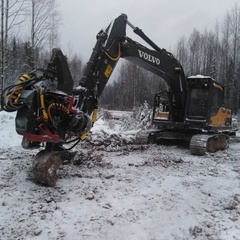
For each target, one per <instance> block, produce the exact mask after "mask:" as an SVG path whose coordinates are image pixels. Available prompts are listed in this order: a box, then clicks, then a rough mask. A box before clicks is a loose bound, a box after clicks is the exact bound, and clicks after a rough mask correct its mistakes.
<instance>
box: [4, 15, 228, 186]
mask: <svg viewBox="0 0 240 240" xmlns="http://www.w3.org/2000/svg"><path fill="white" fill-rule="evenodd" d="M127 26H129V27H130V28H132V29H133V32H134V33H135V34H137V35H138V36H139V37H141V38H142V39H143V40H144V41H145V42H146V43H147V44H148V45H149V46H148V47H146V46H143V45H142V44H140V43H138V42H137V41H134V40H133V39H131V38H129V37H128V36H126V27H127ZM96 38H97V41H96V44H95V46H94V48H93V50H92V54H91V56H90V59H89V61H88V63H87V65H86V68H85V70H84V73H83V76H82V77H81V79H80V81H79V84H78V86H77V87H73V79H72V76H71V73H70V70H69V67H68V63H67V59H66V57H65V56H64V55H63V53H62V51H61V49H58V48H55V49H53V51H52V56H51V59H50V61H49V63H48V65H47V67H46V68H45V69H35V70H33V71H31V72H30V73H28V74H24V75H23V76H22V77H20V79H19V80H18V83H17V84H13V85H11V86H8V87H7V88H6V89H4V90H3V93H2V101H1V105H2V109H3V110H5V111H8V112H12V111H17V114H16V119H15V123H16V131H17V133H18V134H20V135H22V136H23V140H22V147H23V148H25V149H32V148H43V150H41V151H40V152H39V153H38V154H37V155H36V156H35V158H34V159H33V174H34V179H35V181H37V182H40V183H42V184H45V185H49V186H54V185H55V183H56V180H57V170H58V168H59V166H60V165H61V163H62V160H64V159H68V158H69V159H70V158H71V157H72V155H73V153H71V151H70V150H71V149H72V148H73V147H74V146H75V145H76V144H77V143H79V141H82V140H83V139H84V138H85V137H86V135H87V134H88V133H89V131H90V130H91V128H92V126H93V124H94V122H95V121H96V116H97V110H98V100H99V97H100V96H101V94H102V92H103V90H104V88H105V86H106V84H107V82H108V80H109V78H110V76H111V74H112V73H113V71H114V68H115V67H116V65H117V63H118V61H119V59H120V58H123V59H126V60H128V61H131V62H133V63H135V64H137V65H138V66H140V67H142V68H144V69H146V70H148V71H150V72H152V73H154V74H156V75H158V76H159V77H161V78H162V79H163V80H164V81H165V82H166V86H167V87H166V90H164V91H161V92H158V93H156V94H155V96H154V107H153V117H152V123H153V125H154V126H156V129H155V130H154V131H152V132H151V131H150V132H148V134H147V136H146V138H147V142H150V143H158V142H161V141H162V140H170V141H171V140H176V139H183V140H187V141H189V142H190V151H191V153H192V154H197V155H203V154H205V152H207V151H209V152H215V151H217V150H219V149H225V148H227V147H228V142H229V134H230V133H231V132H232V114H231V110H229V109H226V108H224V106H223V100H224V86H223V85H222V84H220V83H218V82H217V81H215V80H214V79H212V78H211V77H209V76H201V75H197V76H191V77H188V78H186V77H185V74H184V71H183V68H182V66H181V64H180V63H179V62H178V60H177V59H176V58H174V56H173V55H172V54H171V53H170V52H168V51H166V50H165V49H161V48H159V47H158V46H157V45H156V44H155V43H154V42H153V41H152V40H151V39H150V38H149V37H147V36H146V35H145V34H144V32H143V31H142V30H141V29H139V28H138V27H135V26H134V25H133V24H131V23H130V22H129V21H128V17H127V15H126V14H121V15H120V16H118V17H117V18H116V19H114V20H113V21H112V22H111V23H110V24H109V25H108V26H107V28H106V29H102V30H100V32H99V33H98V34H97V36H96Z"/></svg>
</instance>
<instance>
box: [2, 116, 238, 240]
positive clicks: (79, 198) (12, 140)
mask: <svg viewBox="0 0 240 240" xmlns="http://www.w3.org/2000/svg"><path fill="white" fill-rule="evenodd" d="M14 118H15V113H6V112H0V132H1V138H0V231H1V234H0V239H1V240H9V239H24V240H25V239H36V240H38V239H44V240H45V239H49V240H50V239H52V240H56V239H59V240H60V239H61V240H63V239H66V240H68V239H69V240H79V239H81V240H85V239H86V240H92V239H94V240H96V239H99V240H103V239H104V240H106V239H115V240H122V239H124V240H125V239H128V240H172V239H176V240H186V239H198V240H200V239H201V240H205V239H209V240H228V239H229V240H230V239H235V240H236V239H238V240H239V239H240V159H239V158H240V157H239V153H240V148H239V142H238V141H237V140H235V141H231V144H230V147H229V149H227V150H225V151H222V152H218V153H215V154H207V155H205V156H201V157H197V156H192V155H190V154H189V150H188V149H187V148H183V147H182V148H177V147H176V146H161V145H151V146H147V145H143V146H134V145H133V144H131V141H132V137H133V135H134V129H131V131H128V132H126V131H125V129H126V128H123V127H122V124H120V122H119V121H113V120H111V121H104V120H103V119H99V120H98V121H97V122H96V124H95V126H94V128H93V130H92V134H91V136H89V137H88V139H87V141H86V142H85V143H81V144H80V145H78V146H77V147H76V149H75V150H76V151H77V154H76V156H75V158H74V161H72V162H70V163H66V164H64V165H63V166H62V167H61V168H60V170H59V180H58V182H57V185H56V187H44V186H41V185H38V184H36V183H34V182H33V181H32V177H31V159H32V158H33V156H34V155H35V154H36V153H37V150H34V151H27V150H23V149H22V148H21V146H20V145H21V137H20V136H19V135H17V134H16V133H15V126H14V120H15V119H14ZM123 129H124V130H123ZM113 139H114V140H113Z"/></svg>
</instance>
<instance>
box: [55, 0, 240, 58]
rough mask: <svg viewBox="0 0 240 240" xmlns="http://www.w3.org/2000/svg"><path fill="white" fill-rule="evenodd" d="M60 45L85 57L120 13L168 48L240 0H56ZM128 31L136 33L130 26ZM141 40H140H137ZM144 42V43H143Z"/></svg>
mask: <svg viewBox="0 0 240 240" xmlns="http://www.w3.org/2000/svg"><path fill="white" fill-rule="evenodd" d="M59 2H60V6H59V7H60V11H61V17H62V24H61V26H60V38H61V46H60V47H61V48H62V50H63V52H64V53H65V54H67V55H68V56H69V55H70V54H72V55H73V54H74V53H77V54H81V56H82V58H83V60H84V61H87V60H88V59H89V57H90V55H91V53H92V48H93V47H94V45H95V43H96V34H97V33H98V32H99V31H100V30H101V29H102V28H103V27H106V26H107V25H108V24H109V23H110V22H111V20H113V19H114V18H116V17H118V16H119V15H120V14H121V13H125V14H127V15H128V20H129V21H130V22H131V23H132V24H133V25H134V26H137V27H139V28H141V29H142V30H143V32H144V33H145V34H146V35H147V36H148V37H150V39H151V40H153V41H154V42H155V43H156V44H157V45H158V46H159V47H160V48H166V49H167V50H169V51H171V49H174V47H175V45H176V43H177V41H178V40H179V39H180V37H182V36H186V37H188V36H189V34H190V33H191V32H192V30H193V29H194V28H196V29H198V30H200V31H203V30H204V29H205V28H207V29H214V26H215V24H216V21H218V22H219V23H220V24H221V22H222V21H223V19H224V16H225V14H226V12H227V11H228V10H231V9H232V8H233V7H234V6H235V4H238V6H239V7H240V4H239V2H240V0H85V1H83V0H59ZM127 35H128V36H129V37H131V38H133V39H135V40H136V41H138V39H139V38H138V37H137V36H136V37H134V36H135V35H134V34H133V33H132V30H131V29H130V28H129V30H128V31H127ZM139 42H140V41H139ZM146 46H147V45H146Z"/></svg>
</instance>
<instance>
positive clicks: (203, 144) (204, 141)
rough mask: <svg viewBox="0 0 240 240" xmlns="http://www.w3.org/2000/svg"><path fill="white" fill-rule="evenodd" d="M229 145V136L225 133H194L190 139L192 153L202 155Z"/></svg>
mask: <svg viewBox="0 0 240 240" xmlns="http://www.w3.org/2000/svg"><path fill="white" fill-rule="evenodd" d="M228 147H229V136H228V135H226V134H213V135H207V134H196V135H194V136H193V137H192V138H191V141H190V152H191V154H193V155H199V156H201V155H204V154H206V152H210V153H213V152H216V151H218V150H224V149H226V148H228Z"/></svg>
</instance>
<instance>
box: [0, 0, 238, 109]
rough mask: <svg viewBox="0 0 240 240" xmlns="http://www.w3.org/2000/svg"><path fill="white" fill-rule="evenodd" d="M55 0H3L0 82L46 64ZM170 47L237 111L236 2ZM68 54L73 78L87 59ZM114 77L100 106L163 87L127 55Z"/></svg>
mask: <svg viewBox="0 0 240 240" xmlns="http://www.w3.org/2000/svg"><path fill="white" fill-rule="evenodd" d="M58 4H59V2H58V0H1V34H0V40H1V46H0V62H1V64H0V71H1V81H0V86H1V88H3V87H4V86H8V85H10V84H12V83H14V82H16V81H17V79H18V78H19V76H21V74H23V73H26V72H29V71H31V70H32V69H34V68H36V67H44V65H45V64H46V62H47V61H48V60H49V58H50V56H51V50H52V48H54V47H59V43H60V39H59V34H58V30H59V26H60V24H61V13H60V12H59V10H58ZM173 31H174V30H173ZM149 37H150V38H151V36H149ZM156 44H158V42H157V41H156ZM159 47H161V46H159ZM172 53H173V55H174V56H175V58H176V59H178V60H179V62H180V63H181V64H182V66H183V69H184V72H185V75H186V76H191V75H197V74H201V75H207V76H211V77H213V78H214V79H215V80H217V81H219V82H221V83H223V84H224V85H225V106H226V107H230V108H231V109H232V110H233V112H234V113H237V112H238V111H239V108H240V80H239V79H240V8H239V6H238V5H237V4H236V5H235V6H234V7H233V8H232V9H230V10H228V11H226V14H225V16H224V19H223V20H222V21H221V23H219V22H216V25H215V28H214V29H207V28H206V29H205V30H204V31H203V32H201V31H199V30H198V29H193V31H192V33H191V34H190V36H182V37H181V38H180V39H178V41H177V42H176V46H175V48H174V49H173V51H172ZM64 54H66V53H64ZM90 54H91V53H89V56H90ZM67 57H68V63H69V67H70V70H71V73H72V75H73V78H74V79H75V80H76V83H75V84H77V82H78V81H79V79H80V77H81V75H82V71H83V69H84V66H85V63H83V61H82V59H81V57H80V56H78V55H77V54H75V55H71V56H69V55H68V56H67ZM113 80H114V81H111V84H108V85H107V86H106V88H105V89H104V92H103V94H102V96H101V98H100V106H101V107H104V108H109V109H119V110H132V109H133V108H134V107H138V106H140V105H142V104H143V103H144V102H148V103H149V104H150V105H152V103H153V97H154V94H155V93H156V92H157V91H160V90H162V89H165V87H166V83H165V82H164V81H163V80H162V79H161V78H160V77H158V76H156V75H154V74H152V73H150V72H148V71H146V70H144V69H143V68H141V67H138V66H137V65H134V64H132V63H129V62H127V61H125V60H124V61H122V63H121V64H120V68H119V69H118V73H117V74H115V77H114V79H113Z"/></svg>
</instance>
